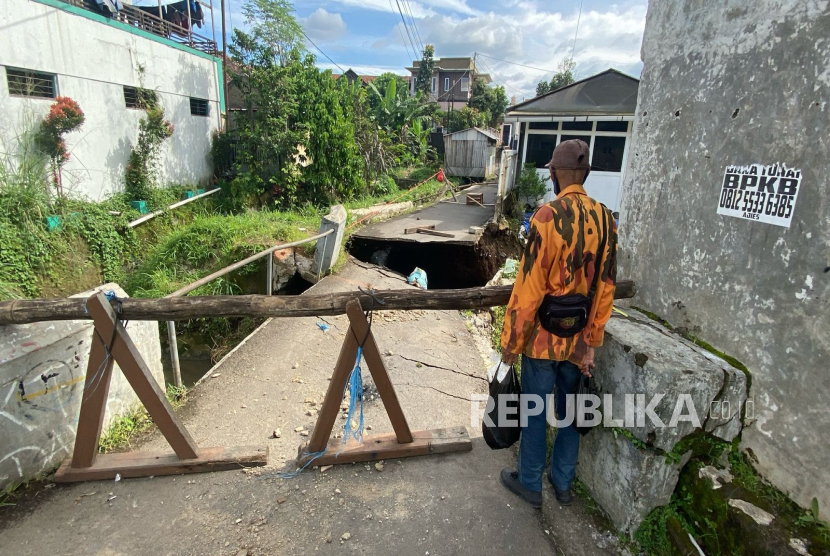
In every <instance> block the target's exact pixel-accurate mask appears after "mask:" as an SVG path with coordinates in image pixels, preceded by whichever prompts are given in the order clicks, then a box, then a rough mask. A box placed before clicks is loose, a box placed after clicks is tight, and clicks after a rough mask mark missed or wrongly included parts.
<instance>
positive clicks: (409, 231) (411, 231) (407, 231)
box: [403, 225, 435, 234]
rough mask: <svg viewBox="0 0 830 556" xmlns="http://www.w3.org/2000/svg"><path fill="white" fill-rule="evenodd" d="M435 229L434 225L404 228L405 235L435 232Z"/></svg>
mask: <svg viewBox="0 0 830 556" xmlns="http://www.w3.org/2000/svg"><path fill="white" fill-rule="evenodd" d="M434 229H435V226H434V225H430V226H418V227H416V228H404V230H403V233H404V234H417V233H418V230H434Z"/></svg>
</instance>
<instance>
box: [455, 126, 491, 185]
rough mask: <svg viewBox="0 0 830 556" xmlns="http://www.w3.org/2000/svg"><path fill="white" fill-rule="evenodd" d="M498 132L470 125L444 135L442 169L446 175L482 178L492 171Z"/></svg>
mask: <svg viewBox="0 0 830 556" xmlns="http://www.w3.org/2000/svg"><path fill="white" fill-rule="evenodd" d="M498 140H499V135H498V133H496V132H494V131H490V130H487V129H481V128H478V127H471V128H469V129H464V130H461V131H456V132H453V133H450V134H447V135H444V169H445V170H446V172H447V175H448V176H461V177H467V178H484V177H486V176H487V174H488V173H492V172H493V171H494V165H495V155H496V143H497V142H498Z"/></svg>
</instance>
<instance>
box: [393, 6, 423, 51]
mask: <svg viewBox="0 0 830 556" xmlns="http://www.w3.org/2000/svg"><path fill="white" fill-rule="evenodd" d="M395 4H396V5H397V6H398V13H399V14H401V21H402V22H403V27H404V29H406V36H407V37H409V44H411V45H412V50H413V51H416V52H417V50H418V48H417V47H416V46H415V41H414V40H412V34H411V33H410V32H409V25H407V23H406V18H405V17H404V15H403V10H402V9H401V3H400V1H399V0H395Z"/></svg>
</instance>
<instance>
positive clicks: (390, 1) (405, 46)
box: [389, 0, 415, 61]
mask: <svg viewBox="0 0 830 556" xmlns="http://www.w3.org/2000/svg"><path fill="white" fill-rule="evenodd" d="M389 9H390V10H392V15H393V16H394V14H395V6H393V5H392V0H389ZM397 21H398V18H397V17H396V18H395V22H396V23H395V27H396V28H397V29H398V36H399V37H400V38H401V42H402V43H403V47H404V48H405V49H406V54H407V55H408V56H410V58H411V60H413V61H414V60H415V55H414V54H412V52H411V51H410V49H409V46H408V45H407V44H406V40H405V39H404V38H403V33H401V28H400V27H398V24H397Z"/></svg>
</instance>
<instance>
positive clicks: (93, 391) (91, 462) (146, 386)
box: [55, 293, 268, 482]
mask: <svg viewBox="0 0 830 556" xmlns="http://www.w3.org/2000/svg"><path fill="white" fill-rule="evenodd" d="M87 310H88V311H89V314H90V316H91V317H92V320H93V322H94V323H95V329H94V332H93V339H92V347H91V349H90V354H89V365H88V366H87V373H86V382H85V383H84V390H83V399H82V401H81V413H80V417H79V418H78V432H77V436H76V439H75V449H74V451H73V453H72V457H70V458H67V459H66V460H65V461H64V462H63V463H62V464H61V466H60V467H59V468H58V470H57V472H56V473H55V481H56V482H72V481H88V480H98V479H113V478H115V476H116V475H121V477H146V476H150V475H173V474H178V473H198V472H204V471H218V470H221V469H239V468H240V467H251V466H256V465H265V464H266V463H268V448H267V447H257V446H246V447H239V448H199V446H197V445H196V443H195V442H194V441H193V439H192V438H191V437H190V434H189V433H188V432H187V429H186V428H185V427H184V425H183V424H182V422H181V421H180V420H179V418H178V417H177V416H176V413H175V411H174V410H173V407H172V406H171V405H170V402H168V401H167V398H166V397H165V395H164V390H163V389H162V387H161V386H159V384H158V383H157V382H156V380H155V379H154V378H153V376H152V374H151V373H150V369H149V367H148V366H147V363H146V362H145V361H144V359H143V358H142V357H141V354H140V353H139V351H138V349H137V348H136V346H135V344H134V343H133V341H132V339H131V338H130V336H129V334H127V331H126V330H125V329H124V326H123V325H122V324H121V322H119V321H118V318H117V316H116V314H115V310H114V309H113V308H112V306H111V305H110V302H109V301H108V300H107V298H106V296H105V295H104V294H103V293H98V294H96V295H93V296H92V297H90V298H89V299H88V300H87ZM116 362H117V363H118V366H119V367H120V368H121V371H122V372H123V373H124V376H125V377H126V378H127V381H128V382H129V383H130V386H132V387H133V390H135V393H136V395H137V396H138V399H139V400H141V403H142V404H144V407H145V408H146V409H147V413H149V414H150V417H151V418H152V419H153V422H154V423H155V424H156V426H157V427H158V428H159V430H161V433H162V434H163V435H164V437H165V438H166V439H167V441H168V442H169V443H170V446H171V447H172V448H173V452H174V453H172V454H171V453H167V452H162V453H159V452H127V453H122V454H101V455H99V454H98V439H99V438H100V436H101V427H102V425H103V422H104V410H105V409H106V405H107V394H108V393H109V387H110V380H111V378H112V367H113V364H114V363H116Z"/></svg>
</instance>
